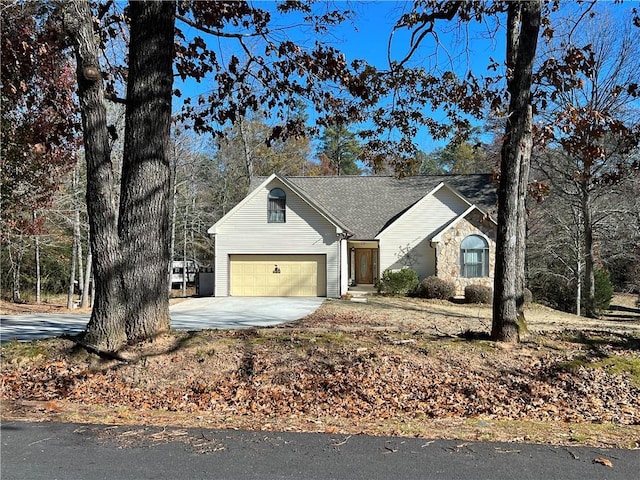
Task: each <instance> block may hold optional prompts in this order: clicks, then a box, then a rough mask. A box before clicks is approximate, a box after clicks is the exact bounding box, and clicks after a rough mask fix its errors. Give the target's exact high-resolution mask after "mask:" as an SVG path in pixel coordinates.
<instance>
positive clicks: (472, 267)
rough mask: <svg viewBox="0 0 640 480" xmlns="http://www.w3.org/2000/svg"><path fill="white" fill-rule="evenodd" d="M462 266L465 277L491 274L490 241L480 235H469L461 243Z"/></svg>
mask: <svg viewBox="0 0 640 480" xmlns="http://www.w3.org/2000/svg"><path fill="white" fill-rule="evenodd" d="M460 267H461V269H460V270H461V274H462V276H463V277H464V278H477V277H488V276H489V243H488V242H487V240H486V239H485V238H484V237H481V236H480V235H469V236H468V237H467V238H465V239H464V240H463V241H462V244H461V245H460Z"/></svg>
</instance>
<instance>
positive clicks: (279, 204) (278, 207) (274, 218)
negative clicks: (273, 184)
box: [267, 188, 287, 223]
mask: <svg viewBox="0 0 640 480" xmlns="http://www.w3.org/2000/svg"><path fill="white" fill-rule="evenodd" d="M286 207H287V194H286V193H284V190H282V189H281V188H274V189H272V190H271V191H270V192H269V196H268V200H267V219H268V222H269V223H284V222H285V212H286Z"/></svg>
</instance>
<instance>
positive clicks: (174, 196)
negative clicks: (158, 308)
mask: <svg viewBox="0 0 640 480" xmlns="http://www.w3.org/2000/svg"><path fill="white" fill-rule="evenodd" d="M172 176H173V186H172V191H171V240H170V246H169V263H168V267H167V268H168V271H169V283H168V292H169V294H171V275H172V274H173V261H174V259H175V257H176V253H175V249H176V218H177V216H178V159H177V158H176V155H175V149H174V158H173V168H172Z"/></svg>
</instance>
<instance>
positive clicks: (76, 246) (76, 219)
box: [67, 162, 84, 308]
mask: <svg viewBox="0 0 640 480" xmlns="http://www.w3.org/2000/svg"><path fill="white" fill-rule="evenodd" d="M78 167H79V165H78V162H76V165H75V167H74V169H73V181H72V190H73V210H74V211H73V251H72V261H73V262H75V264H74V266H73V267H72V269H71V272H72V273H71V275H72V278H71V282H72V283H75V281H76V279H75V277H76V275H75V271H76V270H75V266H76V265H77V272H78V275H77V278H78V291H79V293H80V295H82V291H83V290H84V278H83V277H82V273H83V272H82V240H81V239H80V205H79V202H78V197H77V195H78ZM70 288H71V289H70V293H69V298H68V299H67V308H73V294H74V288H73V287H70Z"/></svg>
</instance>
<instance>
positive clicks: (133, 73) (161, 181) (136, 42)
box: [118, 1, 175, 342]
mask: <svg viewBox="0 0 640 480" xmlns="http://www.w3.org/2000/svg"><path fill="white" fill-rule="evenodd" d="M129 13H130V17H131V40H130V43H129V76H128V81H127V115H126V121H125V144H124V159H123V175H122V183H121V197H120V202H121V203H120V215H119V223H118V233H119V236H120V245H121V249H122V250H121V251H122V255H123V258H122V260H123V265H124V266H125V268H124V269H123V271H122V275H123V277H122V278H123V280H124V287H125V295H126V299H127V301H126V304H127V306H128V311H127V319H126V332H127V339H128V341H129V342H135V341H138V340H143V339H147V338H152V337H153V336H155V335H157V334H158V333H160V332H162V331H165V330H167V329H168V328H169V321H170V318H169V299H168V296H167V291H168V285H167V282H168V278H167V265H168V263H169V223H168V220H169V212H168V201H169V189H170V177H171V172H170V166H169V141H170V123H171V99H172V93H173V92H172V85H173V69H172V62H173V46H174V24H175V16H174V15H175V3H174V2H155V1H141V2H131V3H130V4H129Z"/></svg>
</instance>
